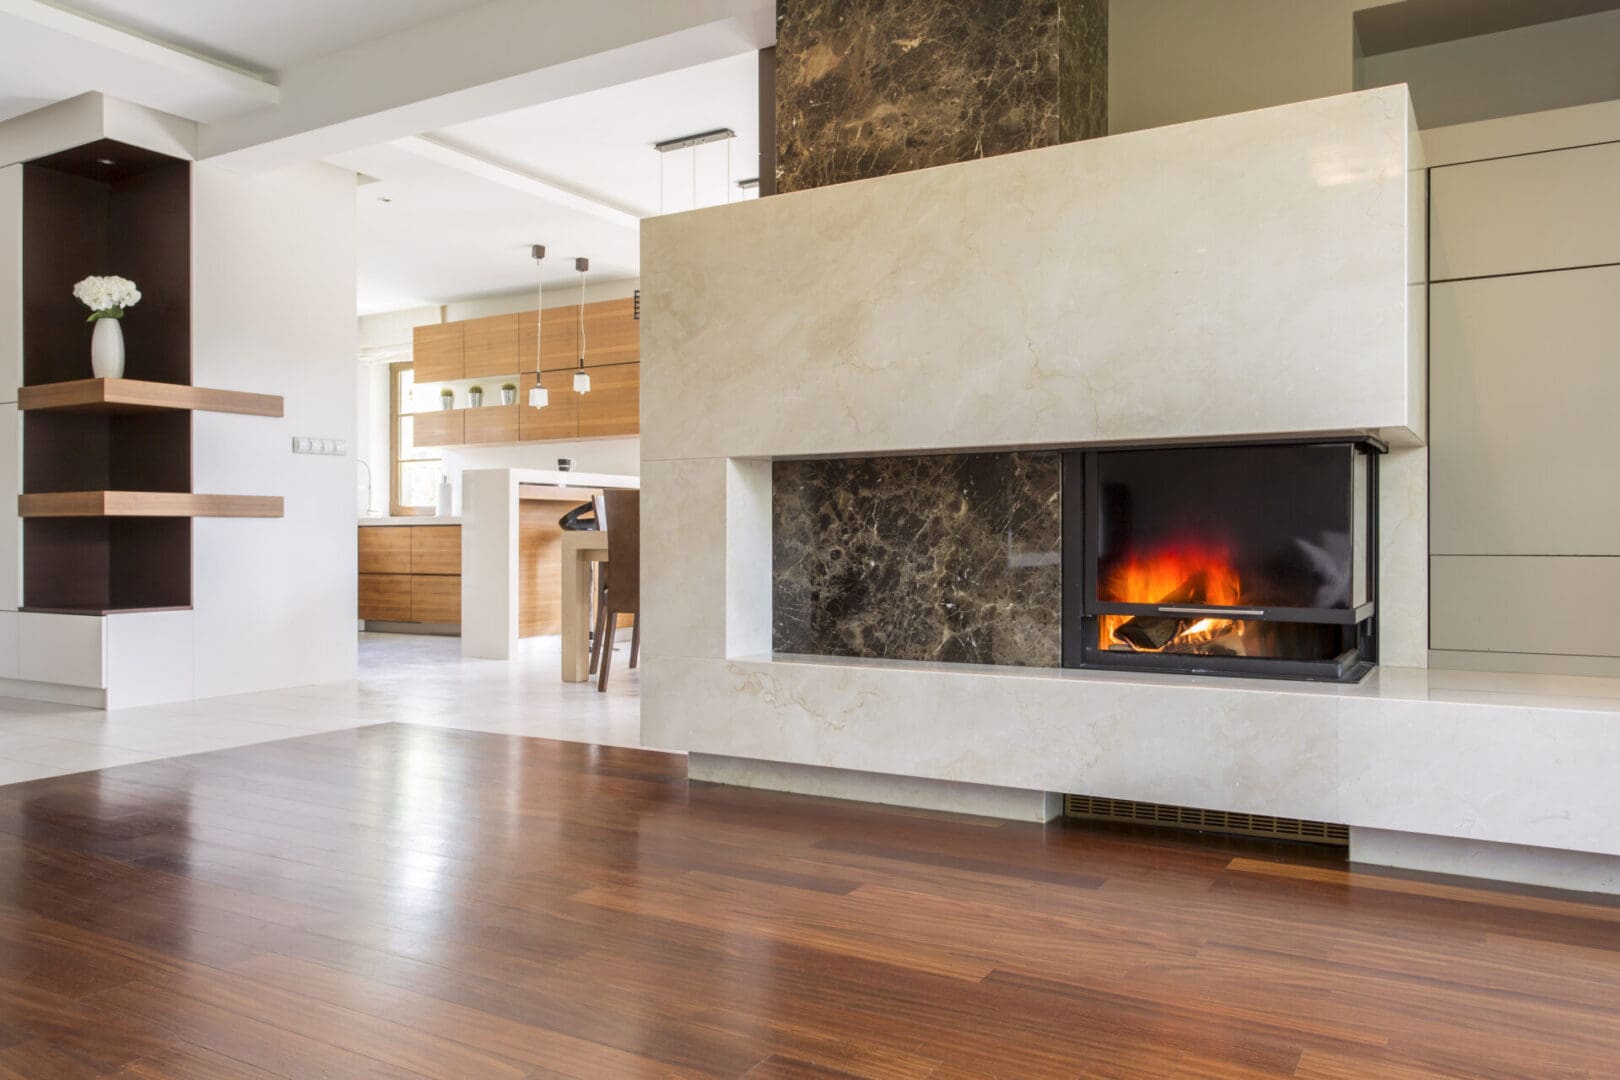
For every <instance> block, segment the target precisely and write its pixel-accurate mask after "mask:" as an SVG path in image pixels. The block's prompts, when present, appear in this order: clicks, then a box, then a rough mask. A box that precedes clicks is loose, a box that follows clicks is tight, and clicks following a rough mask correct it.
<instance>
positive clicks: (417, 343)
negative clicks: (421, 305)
mask: <svg viewBox="0 0 1620 1080" xmlns="http://www.w3.org/2000/svg"><path fill="white" fill-rule="evenodd" d="M465 328H466V324H465V323H459V322H453V323H438V324H435V325H433V326H418V327H417V328H416V330H415V331H414V332H413V333H412V340H411V371H412V376H413V378H414V379H415V381H416V383H417V385H421V384H422V383H432V382H444V381H446V380H448V379H460V378H464V377H465V372H466V363H465V358H464V353H463V351H464V344H465V340H466V335H465Z"/></svg>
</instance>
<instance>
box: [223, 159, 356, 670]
mask: <svg viewBox="0 0 1620 1080" xmlns="http://www.w3.org/2000/svg"><path fill="white" fill-rule="evenodd" d="M354 312H355V208H354V175H353V174H352V173H348V172H344V171H342V170H339V169H335V168H332V167H330V166H326V165H307V166H300V167H297V168H293V169H287V170H285V171H282V172H275V173H267V174H262V175H257V176H247V175H242V174H238V173H233V172H230V171H228V170H226V169H224V168H222V167H219V166H215V165H209V164H206V163H204V164H200V165H197V166H196V168H195V169H194V170H193V173H192V335H193V338H192V377H193V381H194V382H195V383H196V384H197V385H198V386H217V387H221V388H224V389H229V390H247V391H256V392H261V393H271V394H280V395H282V396H283V397H284V398H285V399H286V419H284V420H262V419H255V418H252V417H242V416H228V415H218V414H212V413H198V414H196V417H195V420H194V428H193V454H192V462H193V463H192V475H193V483H194V488H195V490H197V491H205V492H227V493H243V494H256V495H281V496H283V497H284V499H285V500H286V516H285V517H283V518H280V519H272V520H260V519H238V520H233V519H199V520H198V521H197V522H196V524H195V526H194V533H193V556H192V574H193V602H194V606H195V610H196V646H195V647H196V672H197V696H199V697H208V696H213V695H218V694H230V693H240V692H246V691H251V690H260V689H267V688H272V687H280V686H297V685H303V684H307V683H317V682H330V681H334V680H341V679H350V678H353V677H354V675H355V658H356V639H355V634H354V625H355V623H354V612H355V588H356V567H355V541H354V518H355V514H354V507H355V497H354V490H355V489H354V473H355V465H354V451H353V445H354V440H355V433H356V422H355V413H356V382H355V374H354V363H355V355H356V348H357V345H356V331H355V317H354ZM293 435H311V436H323V437H329V438H340V439H346V440H349V442H350V444H351V449H350V453H349V455H348V456H345V457H324V456H316V455H303V454H300V455H296V456H295V455H294V454H293V453H292V449H291V436H293Z"/></svg>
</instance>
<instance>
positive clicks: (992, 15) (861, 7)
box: [775, 0, 1108, 192]
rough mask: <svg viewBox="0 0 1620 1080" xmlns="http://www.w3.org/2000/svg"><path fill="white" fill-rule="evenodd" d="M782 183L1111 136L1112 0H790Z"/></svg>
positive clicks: (779, 113) (831, 180) (780, 52)
mask: <svg viewBox="0 0 1620 1080" xmlns="http://www.w3.org/2000/svg"><path fill="white" fill-rule="evenodd" d="M775 90H776V178H777V184H776V190H778V191H782V192H786V191H796V190H801V189H804V188H812V187H821V186H824V185H826V184H836V183H841V182H843V181H846V180H859V179H864V178H867V177H872V176H883V175H887V174H889V173H896V172H905V171H907V170H910V169H921V168H926V167H928V166H931V165H945V164H950V163H953V162H958V161H967V160H970V159H973V158H981V157H989V156H992V155H995V154H1005V153H1010V152H1013V151H1017V150H1030V149H1034V148H1036V147H1041V146H1050V145H1052V144H1054V143H1057V142H1060V141H1068V140H1072V139H1080V138H1090V137H1093V136H1097V135H1103V134H1106V133H1107V92H1108V0H779V3H778V5H777V46H776V85H775Z"/></svg>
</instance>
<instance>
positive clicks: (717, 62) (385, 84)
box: [0, 0, 774, 313]
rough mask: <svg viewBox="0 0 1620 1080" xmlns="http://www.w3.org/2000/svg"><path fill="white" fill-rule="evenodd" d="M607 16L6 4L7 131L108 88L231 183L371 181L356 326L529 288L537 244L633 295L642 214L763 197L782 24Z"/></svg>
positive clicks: (560, 7)
mask: <svg viewBox="0 0 1620 1080" xmlns="http://www.w3.org/2000/svg"><path fill="white" fill-rule="evenodd" d="M615 3H617V5H618V10H619V16H620V17H619V18H618V19H613V18H608V19H606V21H605V22H604V16H603V13H602V11H601V10H599V9H592V8H589V7H588V6H586V5H577V6H576V4H575V0H270V2H266V0H0V119H4V118H6V117H7V116H11V115H17V114H20V113H23V112H27V111H30V110H32V109H35V108H39V107H41V106H44V105H48V104H51V103H54V102H56V101H60V100H62V99H64V98H69V97H73V96H75V95H78V94H81V93H84V92H86V91H91V90H95V91H100V92H102V93H106V94H109V95H111V96H113V97H119V98H124V99H126V100H130V101H134V102H137V103H139V104H142V105H146V106H149V107H152V108H156V109H161V110H163V111H165V112H169V113H172V114H174V115H177V116H181V117H185V118H188V119H192V120H195V121H198V123H199V125H200V127H199V133H198V147H199V150H200V151H201V153H202V156H203V157H205V158H214V157H218V156H220V155H226V156H227V157H229V156H230V155H234V157H230V160H229V164H230V166H231V167H238V168H247V169H249V170H250V171H251V170H253V169H255V168H274V167H279V166H280V165H283V164H293V163H296V162H298V161H307V160H310V159H311V158H322V159H324V160H327V161H331V162H333V163H335V164H338V165H340V166H342V167H345V168H349V169H352V170H354V171H355V172H358V173H363V174H366V175H367V176H370V177H373V178H375V179H376V181H377V182H376V183H371V184H365V185H361V186H360V187H359V188H358V190H357V194H356V198H357V200H358V209H359V241H360V247H359V290H360V303H361V310H362V312H367V313H369V312H377V311H388V310H398V309H401V308H406V307H416V306H422V305H426V304H437V303H446V302H450V301H453V300H460V299H466V298H469V297H472V296H478V295H487V294H490V293H496V292H505V291H514V290H517V289H527V288H530V287H532V286H533V284H534V278H535V272H534V267H533V265H532V263H531V262H530V260H529V258H528V251H529V246H530V245H531V244H533V243H537V242H538V243H544V244H546V245H547V246H548V248H549V249H550V252H551V258H549V259H548V260H547V262H546V270H547V276H548V279H550V280H551V281H552V282H555V283H558V284H562V283H568V284H574V283H575V282H576V279H575V277H574V274H573V272H572V270H571V266H572V260H573V258H574V256H576V255H584V256H587V257H588V258H590V259H591V262H592V278H593V280H597V281H602V280H608V279H610V278H625V277H636V276H639V272H640V260H639V252H638V239H639V221H640V219H641V218H643V217H645V216H648V215H651V214H657V213H660V212H665V211H668V212H673V211H678V210H686V209H690V208H693V207H695V206H708V205H714V204H716V203H720V202H729V201H736V200H741V199H746V198H752V197H754V192H752V191H743V190H740V189H739V188H737V187H736V183H735V182H736V181H737V180H739V179H744V178H750V177H754V176H756V175H757V173H758V169H759V165H758V155H759V138H758V130H757V128H758V117H757V112H758V59H757V52H756V50H757V49H758V48H759V47H761V46H762V45H763V44H768V43H769V41H770V39H771V35H772V33H773V32H774V25H773V19H772V18H771V15H772V13H773V9H774V5H773V4H772V3H771V0H706V2H705V3H704V4H702V5H698V4H694V3H688V2H686V0H682V2H680V3H674V4H672V3H670V2H669V0H615ZM473 9H477V10H473ZM540 29H544V30H547V31H549V33H538V32H537V31H538V30H540ZM514 35H516V39H514ZM433 49H437V50H439V51H440V52H441V53H442V54H443V62H442V63H437V64H434V65H431V67H430V68H429V69H424V68H423V66H422V60H421V58H422V56H423V55H424V50H433ZM717 58H719V59H717ZM526 65H528V66H526ZM637 76H644V77H640V78H638V77H637ZM616 80H624V81H616ZM514 106H518V107H517V108H515V109H514ZM481 114H493V115H484V116H483V117H482V118H478V117H480V115H481ZM474 118H477V119H474ZM725 127H729V128H732V129H734V130H735V131H736V133H737V138H735V139H730V140H725V141H723V142H719V143H713V144H709V145H707V146H704V147H700V148H697V149H695V150H686V151H677V152H674V153H670V154H660V153H658V152H657V151H655V150H654V149H653V146H652V144H653V143H655V142H659V141H663V140H668V139H673V138H677V137H680V136H685V135H691V134H695V133H698V132H703V131H708V130H712V129H715V128H725ZM424 128H425V129H428V130H423V129H424ZM378 140H392V141H387V142H381V143H380V145H368V143H370V142H373V141H378ZM357 148H358V149H357ZM253 155H258V157H257V158H253ZM227 157H219V159H220V160H221V161H226V160H227ZM249 158H251V159H252V160H248V159H249ZM259 158H262V159H263V160H262V161H261V160H259ZM255 162H257V164H255ZM278 163H279V164H278Z"/></svg>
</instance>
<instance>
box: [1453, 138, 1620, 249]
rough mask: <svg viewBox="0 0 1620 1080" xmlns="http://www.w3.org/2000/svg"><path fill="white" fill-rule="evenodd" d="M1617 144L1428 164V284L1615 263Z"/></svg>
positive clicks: (1619, 186) (1619, 181)
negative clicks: (1459, 162) (1432, 281)
mask: <svg viewBox="0 0 1620 1080" xmlns="http://www.w3.org/2000/svg"><path fill="white" fill-rule="evenodd" d="M1616 192H1620V142H1611V143H1602V144H1599V145H1597V146H1580V147H1575V148H1574V149H1570V150H1555V151H1552V152H1550V153H1543V154H1524V155H1521V156H1519V157H1507V158H1495V159H1493V160H1490V161H1474V162H1469V163H1467V164H1464V165H1447V166H1444V167H1441V168H1437V169H1434V170H1433V171H1432V172H1431V174H1430V179H1429V199H1430V202H1429V207H1430V209H1429V265H1430V270H1429V276H1430V278H1431V279H1432V280H1434V281H1445V280H1448V279H1452V278H1471V277H1487V276H1490V275H1494V274H1523V273H1528V272H1531V271H1539V270H1554V269H1559V268H1565V267H1574V266H1599V265H1603V264H1607V263H1614V262H1620V211H1617V210H1616V205H1615V204H1616V198H1615V193H1616Z"/></svg>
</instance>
